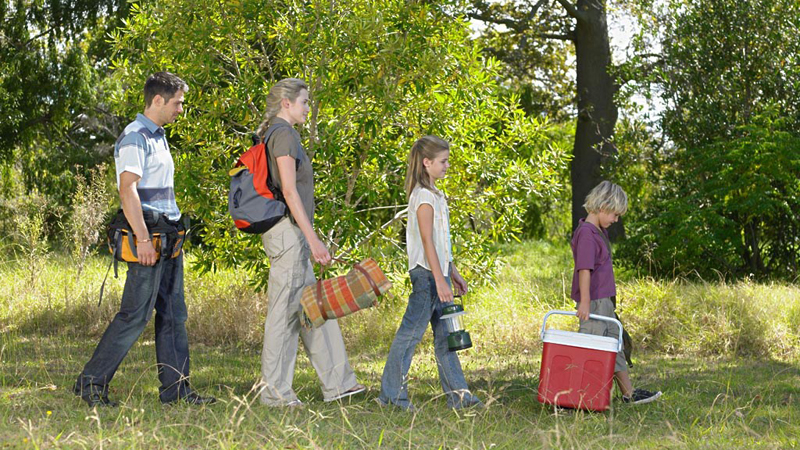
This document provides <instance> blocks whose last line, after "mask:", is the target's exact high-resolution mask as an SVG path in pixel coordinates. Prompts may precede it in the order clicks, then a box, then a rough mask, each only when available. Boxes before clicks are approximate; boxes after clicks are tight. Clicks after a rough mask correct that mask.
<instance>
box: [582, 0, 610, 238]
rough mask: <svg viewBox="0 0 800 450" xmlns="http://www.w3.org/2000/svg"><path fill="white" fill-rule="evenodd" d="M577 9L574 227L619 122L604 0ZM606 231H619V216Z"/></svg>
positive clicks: (585, 1) (591, 0) (589, 1)
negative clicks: (610, 72)
mask: <svg viewBox="0 0 800 450" xmlns="http://www.w3.org/2000/svg"><path fill="white" fill-rule="evenodd" d="M577 9H578V12H579V14H580V15H581V16H580V17H578V18H577V19H576V25H575V55H576V73H577V80H576V85H577V95H578V99H577V100H578V123H577V126H576V130H575V146H574V149H573V156H574V157H573V159H572V163H571V167H570V178H571V181H572V229H573V230H574V229H575V227H577V226H578V221H579V220H580V219H581V218H583V217H586V215H587V213H586V211H585V210H584V209H583V203H584V200H585V198H586V195H587V194H588V193H589V191H590V190H591V189H592V188H593V187H594V186H596V185H597V184H598V183H599V182H600V181H601V175H600V166H601V164H602V162H603V161H604V160H605V158H607V157H608V156H611V155H613V154H614V153H616V147H615V146H614V144H613V142H611V139H612V137H613V135H614V126H615V125H616V123H617V106H616V105H615V104H614V94H615V93H616V91H617V89H618V86H617V84H616V82H615V81H614V78H613V77H612V76H611V74H609V71H608V69H609V67H610V65H611V48H610V45H609V38H608V23H607V22H606V11H605V3H604V2H603V1H602V0H578V3H577ZM609 231H610V234H611V237H612V238H616V237H617V236H620V235H622V234H623V228H622V223H621V222H618V223H617V224H615V225H614V226H612V227H611V229H610V230H609Z"/></svg>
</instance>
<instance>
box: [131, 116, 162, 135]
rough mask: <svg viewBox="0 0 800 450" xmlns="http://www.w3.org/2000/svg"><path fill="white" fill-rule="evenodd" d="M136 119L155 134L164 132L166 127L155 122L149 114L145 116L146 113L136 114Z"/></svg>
mask: <svg viewBox="0 0 800 450" xmlns="http://www.w3.org/2000/svg"><path fill="white" fill-rule="evenodd" d="M136 120H137V121H139V122H141V123H142V124H143V125H144V126H146V127H147V129H148V130H150V132H151V133H153V134H156V133H158V134H162V135H163V134H164V128H163V127H160V126H158V125H156V123H155V122H153V121H152V120H150V119H148V118H147V116H145V115H144V114H142V113H138V114H136Z"/></svg>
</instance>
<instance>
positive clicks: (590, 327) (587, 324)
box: [578, 297, 628, 372]
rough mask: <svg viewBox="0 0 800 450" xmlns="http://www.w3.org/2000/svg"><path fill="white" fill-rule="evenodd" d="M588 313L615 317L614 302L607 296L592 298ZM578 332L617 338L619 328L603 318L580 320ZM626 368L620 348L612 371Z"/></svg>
mask: <svg viewBox="0 0 800 450" xmlns="http://www.w3.org/2000/svg"><path fill="white" fill-rule="evenodd" d="M589 313H590V314H597V315H598V316H605V317H610V318H612V319H616V317H615V316H614V303H613V302H612V301H611V299H610V298H608V297H605V298H598V299H596V300H592V304H591V308H590V309H589ZM578 332H579V333H584V334H593V335H595V336H607V337H610V338H614V339H619V328H618V327H617V324H615V323H611V322H606V321H603V320H593V319H589V320H581V326H580V328H579V329H578ZM627 370H628V364H627V363H626V361H625V353H624V352H623V351H622V350H620V351H619V353H617V359H616V361H615V362H614V372H625V371H627Z"/></svg>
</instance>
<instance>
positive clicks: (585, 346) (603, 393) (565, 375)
mask: <svg viewBox="0 0 800 450" xmlns="http://www.w3.org/2000/svg"><path fill="white" fill-rule="evenodd" d="M553 314H562V315H569V316H575V315H576V314H575V312H570V311H550V312H548V313H547V314H546V315H545V316H544V321H543V322H542V334H541V336H542V342H543V343H544V346H543V349H542V368H541V371H540V373H539V401H540V402H542V403H546V404H550V405H556V406H561V407H564V408H579V409H586V410H590V411H605V410H606V409H608V405H609V402H610V400H611V387H612V386H613V384H614V362H615V361H616V358H617V352H619V351H620V350H622V337H621V336H622V324H621V323H620V322H619V321H618V320H616V319H612V318H610V317H604V316H598V315H595V314H590V315H589V318H590V319H597V320H604V321H606V322H613V323H615V324H616V325H617V326H618V327H619V330H620V333H619V335H620V339H619V340H617V339H614V338H610V337H604V336H594V335H591V334H583V333H576V332H572V331H563V330H553V329H550V330H545V325H546V324H547V318H548V317H550V316H551V315H553Z"/></svg>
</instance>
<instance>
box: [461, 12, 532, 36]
mask: <svg viewBox="0 0 800 450" xmlns="http://www.w3.org/2000/svg"><path fill="white" fill-rule="evenodd" d="M467 15H468V16H469V18H470V19H476V20H480V21H481V22H488V23H493V24H495V25H503V26H506V27H508V28H510V29H512V30H514V31H516V32H517V33H520V32H523V31H525V30H527V29H528V28H530V26H529V25H528V23H529V22H528V21H527V20H526V21H525V22H519V21H516V20H514V19H502V18H497V17H494V16H492V15H490V14H487V13H485V12H481V13H474V12H471V13H468V14H467Z"/></svg>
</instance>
